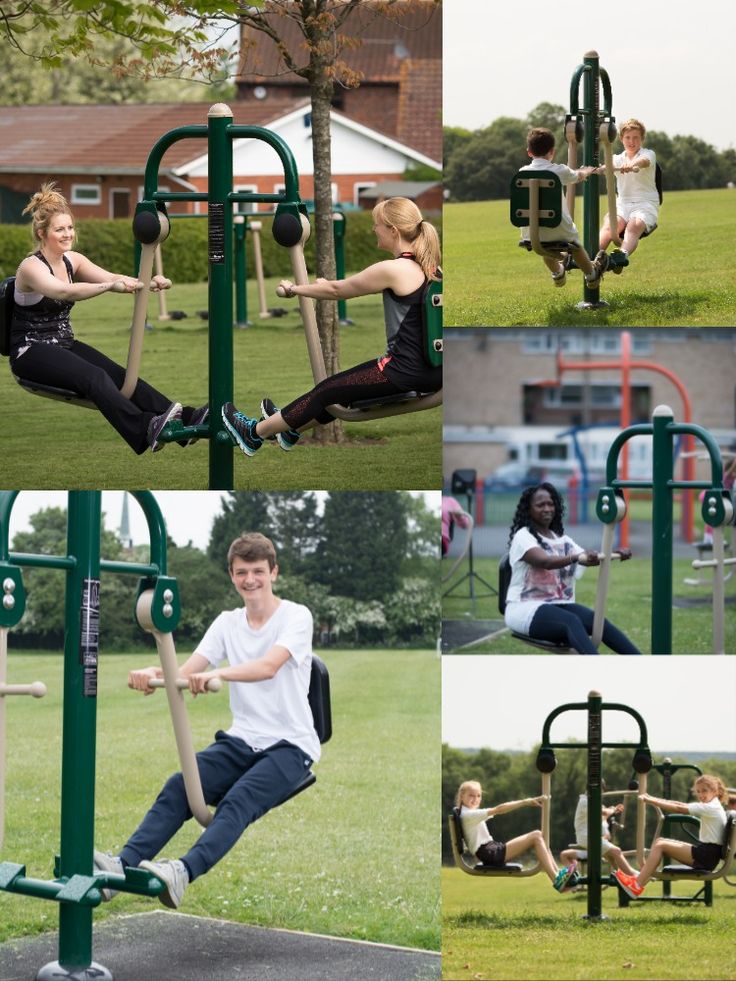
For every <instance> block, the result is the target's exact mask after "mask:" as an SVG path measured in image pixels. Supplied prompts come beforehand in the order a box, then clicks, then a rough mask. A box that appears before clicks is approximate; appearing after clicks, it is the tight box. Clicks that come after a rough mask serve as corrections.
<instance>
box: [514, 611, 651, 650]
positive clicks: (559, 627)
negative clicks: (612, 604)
mask: <svg viewBox="0 0 736 981" xmlns="http://www.w3.org/2000/svg"><path fill="white" fill-rule="evenodd" d="M592 632H593V611H592V610H589V609H588V607H587V606H581V605H580V603H543V604H542V605H541V606H540V607H538V608H537V611H536V613H535V614H534V616H533V617H532V622H531V624H530V625H529V636H530V637H534V638H536V639H537V640H551V641H553V642H554V643H556V644H559V643H563V644H567V646H568V647H572V649H573V650H574V651H577V652H578V654H597V653H598V651H597V650H596V649H595V647H594V646H593V641H592V640H591V639H590V635H591V634H592ZM603 643H604V644H605V645H606V647H608V648H610V650H612V651H613V652H614V654H641V651H640V650H638V649H637V648H636V647H634V645H633V644H632V643H631V641H630V640H629V638H628V637H627V636H626V634H624V633H622V631H620V630H619V629H618V627H614V625H613V624H612V623H609V621H608V620H604V621H603Z"/></svg>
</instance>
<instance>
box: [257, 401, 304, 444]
mask: <svg viewBox="0 0 736 981" xmlns="http://www.w3.org/2000/svg"><path fill="white" fill-rule="evenodd" d="M280 411H281V410H280V409H279V408H278V406H276V405H274V404H273V402H272V401H271V399H270V398H268V397H266V398H263V399H261V419H268V417H269V416H275V415H276V413H277V412H280ZM301 438H302V434H301V433H298V432H297V431H296V429H287V430H286V432H284V433H276V435H275V436H267V437H266V439H275V440H276V442H277V443H278V444H279V446H280V447H281V449H282V450H287V451H288V450H293V449H294V447H295V446H296V444H297V443H298V442H299V440H300V439H301Z"/></svg>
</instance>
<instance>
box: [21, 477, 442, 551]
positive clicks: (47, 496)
mask: <svg viewBox="0 0 736 981" xmlns="http://www.w3.org/2000/svg"><path fill="white" fill-rule="evenodd" d="M317 493H318V494H320V495H321V496H323V495H324V492H321V491H318V492H317ZM418 493H422V495H423V497H424V499H425V501H426V502H427V506H428V507H429V508H431V509H432V510H434V511H435V512H436V513H437V514H439V511H440V497H441V495H440V492H439V491H426V492H418ZM154 496H155V498H156V500H157V501H158V504H159V507H160V508H161V510H162V512H163V515H164V520H165V522H166V528H167V531H168V533H169V535H170V536H171V538H172V539H173V540H174V541H175V542H176V544H177V545H186V544H187V543H188V542H190V541H191V542H192V544H193V545H195V546H196V547H197V548H200V549H203V550H204V549H205V548H206V547H207V543H208V542H209V538H210V532H211V530H212V522H213V520H214V519H215V517H216V515H218V514H219V513H220V511H221V500H222V497H223V496H224V492H222V491H154ZM66 504H67V494H66V491H23V492H22V493H21V494H19V495H18V497H17V498H16V499H15V503H14V504H13V511H12V514H11V521H10V541H11V543H12V540H13V535H14V534H15V533H16V532H17V531H21V530H27V529H29V528H30V524H29V518H30V516H31V515H32V514H34V513H35V512H36V511H39V510H40V509H41V508H45V507H62V508H65V507H66ZM122 507H123V492H122V491H103V492H102V510H103V511H104V512H105V527H106V528H109V529H110V530H111V531H117V530H118V528H119V527H120V517H121V514H122ZM128 514H129V519H130V531H131V537H132V538H133V543H134V544H135V545H140V544H143V543H147V542H148V528H147V526H146V520H145V518H144V517H143V511H141V509H140V506H139V505H138V502H137V501H136V500H135V498H133V497H129V499H128ZM11 547H12V544H11Z"/></svg>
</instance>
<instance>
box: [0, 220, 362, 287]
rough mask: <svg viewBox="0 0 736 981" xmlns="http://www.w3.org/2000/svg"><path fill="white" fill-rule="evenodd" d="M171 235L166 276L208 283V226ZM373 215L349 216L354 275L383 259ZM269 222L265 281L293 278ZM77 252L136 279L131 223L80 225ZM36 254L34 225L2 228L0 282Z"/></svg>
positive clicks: (310, 247)
mask: <svg viewBox="0 0 736 981" xmlns="http://www.w3.org/2000/svg"><path fill="white" fill-rule="evenodd" d="M171 224H172V230H171V234H170V235H169V237H168V239H167V240H166V242H165V243H164V246H163V263H164V273H165V274H166V275H167V276H168V277H169V278H170V279H172V280H173V281H174V282H177V283H197V282H206V281H207V221H206V220H205V219H204V218H192V219H191V220H185V219H174V220H173V221H172V223H171ZM372 224H373V221H372V218H371V213H370V212H369V211H356V212H350V213H349V214H348V215H347V227H346V234H345V268H346V270H347V271H348V272H355V271H357V270H359V269H362V268H364V267H365V266H367V265H369V264H370V263H371V262H375V261H376V260H377V259H378V258H380V254H379V253H378V252H377V250H376V246H375V236H374V235H373V232H372ZM270 225H271V222H270V218H264V219H263V228H262V230H261V254H262V256H263V269H264V274H265V275H266V276H289V274H290V268H291V267H290V263H289V258H288V254H287V252H286V250H285V249H283V248H281V247H280V246H278V245H277V244H276V242H275V241H274V239H273V236H272V235H271V228H270ZM250 241H251V240H250V237H248V238H246V250H247V267H246V274H247V276H248V277H252V276H254V275H255V272H254V269H253V249H252V247H250ZM76 248H77V249H78V250H79V251H80V252H83V253H84V254H85V255H86V256H88V257H89V258H90V259H91V260H92V261H93V262H95V263H97V264H98V265H100V266H102V267H103V268H104V269H110V270H112V271H114V272H118V273H131V272H132V269H133V266H134V242H133V233H132V230H131V222H130V219H118V220H115V221H105V220H101V219H94V218H93V219H88V220H87V221H79V222H77V245H76ZM31 250H32V246H31V235H30V226H29V225H0V277H3V278H4V277H5V276H12V275H13V273H14V272H15V270H16V269H17V267H18V264H19V262H20V261H21V260H22V259H23V257H24V256H26V255H28V253H29V252H30V251H31ZM305 252H306V260H307V267H308V269H309V270H310V272H313V270H314V236H313V235H312V238H311V239H310V241H309V242H307V247H306V250H305Z"/></svg>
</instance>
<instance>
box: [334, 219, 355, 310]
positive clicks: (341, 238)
mask: <svg viewBox="0 0 736 981" xmlns="http://www.w3.org/2000/svg"><path fill="white" fill-rule="evenodd" d="M332 238H333V241H334V243H335V274H336V276H337V278H338V279H345V215H344V214H342V213H341V212H340V211H333V213H332ZM337 319H338V320H339V321H340V323H341V324H351V323H352V320H349V319H348V304H347V300H338V301H337Z"/></svg>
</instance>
